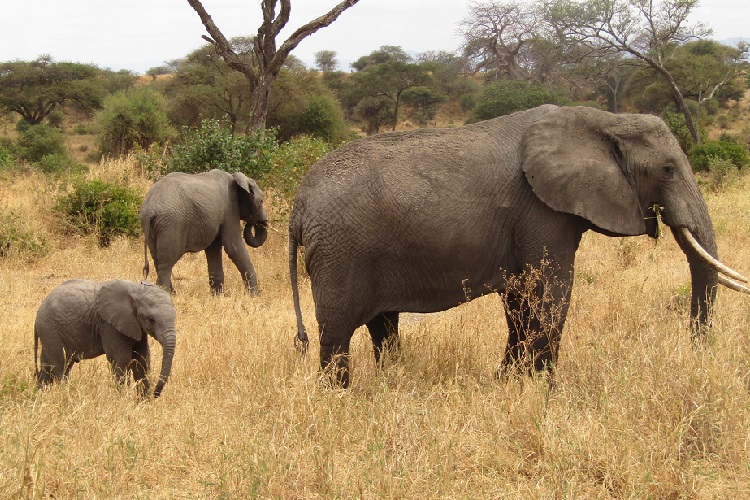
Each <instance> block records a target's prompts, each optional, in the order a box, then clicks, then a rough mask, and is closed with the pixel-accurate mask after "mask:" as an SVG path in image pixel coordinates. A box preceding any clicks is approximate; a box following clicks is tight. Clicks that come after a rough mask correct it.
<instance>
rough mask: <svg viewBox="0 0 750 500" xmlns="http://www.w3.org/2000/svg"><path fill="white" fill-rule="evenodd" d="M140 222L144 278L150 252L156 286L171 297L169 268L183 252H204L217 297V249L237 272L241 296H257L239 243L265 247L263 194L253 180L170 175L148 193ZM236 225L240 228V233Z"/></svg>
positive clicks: (218, 173) (220, 276) (215, 173)
mask: <svg viewBox="0 0 750 500" xmlns="http://www.w3.org/2000/svg"><path fill="white" fill-rule="evenodd" d="M140 218H141V227H142V228H143V235H144V237H145V244H144V254H145V260H146V262H145V264H144V266H143V276H144V278H145V277H147V276H148V250H151V257H153V259H154V266H155V267H156V276H157V277H156V284H157V285H159V286H161V287H163V288H164V289H165V290H167V291H169V292H172V291H173V288H172V267H174V265H175V263H176V262H177V261H178V260H179V259H180V257H182V256H183V255H184V254H186V253H187V252H200V251H203V250H205V252H206V260H207V261H208V281H209V283H210V285H211V289H212V291H213V292H214V293H221V292H222V291H223V288H224V269H223V266H222V262H221V251H222V248H223V249H224V251H226V253H227V255H228V256H229V258H230V259H232V262H234V265H235V266H237V269H239V271H240V274H241V275H242V279H243V281H244V282H245V287H246V288H247V290H248V291H249V292H250V293H257V292H258V278H257V276H256V275H255V268H254V267H253V263H252V262H251V261H250V256H249V255H248V253H247V248H245V243H247V244H248V245H250V246H251V247H254V248H255V247H259V246H261V245H262V244H263V243H264V242H265V241H266V237H267V236H268V232H267V225H268V219H267V218H266V212H265V210H264V209H263V192H262V191H261V190H260V188H258V185H257V184H256V183H255V181H254V180H253V179H250V178H248V177H247V176H245V175H244V174H242V173H240V172H235V173H233V174H230V173H227V172H224V171H223V170H218V169H214V170H211V171H210V172H202V173H199V174H185V173H182V172H172V173H171V174H168V175H167V176H165V177H164V178H162V179H160V180H159V181H158V182H157V183H156V184H154V185H153V186H152V187H151V189H150V190H149V192H148V194H147V195H146V199H145V200H143V205H142V206H141V211H140ZM241 221H245V223H246V224H245V229H244V230H243V229H242V227H241ZM253 231H254V232H255V234H253ZM243 239H244V242H243Z"/></svg>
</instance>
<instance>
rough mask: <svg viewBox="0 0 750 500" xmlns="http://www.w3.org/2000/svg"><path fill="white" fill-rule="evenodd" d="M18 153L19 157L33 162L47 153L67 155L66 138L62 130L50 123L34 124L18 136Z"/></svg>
mask: <svg viewBox="0 0 750 500" xmlns="http://www.w3.org/2000/svg"><path fill="white" fill-rule="evenodd" d="M16 154H17V155H18V158H19V159H21V160H26V161H28V162H31V163H36V162H38V161H39V160H41V159H42V158H43V157H44V156H46V155H51V154H59V155H65V154H67V153H66V151H65V138H64V136H63V134H62V132H60V131H59V130H57V129H56V128H54V127H50V126H49V125H44V124H42V125H32V126H31V127H29V128H27V129H26V130H25V131H24V132H22V133H21V135H20V136H19V137H18V141H17V142H16Z"/></svg>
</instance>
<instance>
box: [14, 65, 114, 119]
mask: <svg viewBox="0 0 750 500" xmlns="http://www.w3.org/2000/svg"><path fill="white" fill-rule="evenodd" d="M101 77H102V71H101V70H100V69H99V68H97V67H96V66H91V65H88V64H81V63H71V62H55V61H54V60H53V59H52V58H51V57H49V56H41V57H39V58H37V59H36V60H34V61H30V62H28V61H11V62H4V63H0V108H3V109H5V110H6V111H10V112H14V113H18V114H19V115H21V117H23V119H24V120H26V121H27V122H28V123H29V124H32V125H36V124H39V123H42V121H43V120H44V119H45V118H46V117H47V116H48V115H49V114H50V113H51V112H52V111H54V110H55V109H56V108H58V107H59V106H63V105H65V104H74V105H75V106H77V107H78V108H79V109H82V110H93V109H96V108H98V107H100V105H101V101H102V98H103V97H104V95H105V86H104V81H103V79H102V78H101Z"/></svg>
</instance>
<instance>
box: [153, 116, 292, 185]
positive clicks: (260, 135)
mask: <svg viewBox="0 0 750 500" xmlns="http://www.w3.org/2000/svg"><path fill="white" fill-rule="evenodd" d="M277 149H278V144H277V142H276V136H275V133H274V131H273V130H271V129H268V130H265V131H256V132H253V133H251V134H250V135H248V136H238V137H234V136H232V133H231V131H230V128H229V126H228V124H226V123H223V122H220V121H217V120H203V122H201V126H200V127H198V128H197V129H190V128H186V129H185V130H184V132H183V138H182V140H181V141H180V143H178V144H175V145H174V146H173V147H172V148H171V149H170V150H169V151H167V154H166V155H164V156H163V158H161V159H157V160H156V161H151V163H150V164H147V165H146V168H147V169H148V170H149V171H150V172H151V173H152V175H153V176H154V177H160V176H162V175H166V174H168V173H170V172H188V173H197V172H206V171H208V170H211V169H212V168H219V169H221V170H225V171H227V172H242V173H244V174H245V175H247V176H249V177H252V178H253V179H255V180H257V181H260V180H261V179H263V177H264V175H265V174H266V173H267V172H268V171H269V170H270V169H271V158H272V156H273V154H274V152H275V151H276V150H277Z"/></svg>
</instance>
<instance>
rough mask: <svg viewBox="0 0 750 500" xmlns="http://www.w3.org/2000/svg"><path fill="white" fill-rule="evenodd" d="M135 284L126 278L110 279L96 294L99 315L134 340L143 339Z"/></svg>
mask: <svg viewBox="0 0 750 500" xmlns="http://www.w3.org/2000/svg"><path fill="white" fill-rule="evenodd" d="M132 291H133V286H132V284H131V283H129V282H127V281H124V280H115V281H110V282H109V283H106V284H104V285H102V288H101V290H99V293H98V294H97V296H96V308H97V312H98V313H99V316H101V318H102V319H103V320H104V321H106V322H107V323H109V324H110V325H112V326H113V327H115V329H117V331H119V332H120V333H122V334H123V335H125V336H127V337H130V338H131V339H134V340H141V337H142V336H143V331H142V330H141V325H140V323H139V322H138V318H137V317H136V310H135V304H134V300H133V295H132Z"/></svg>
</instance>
